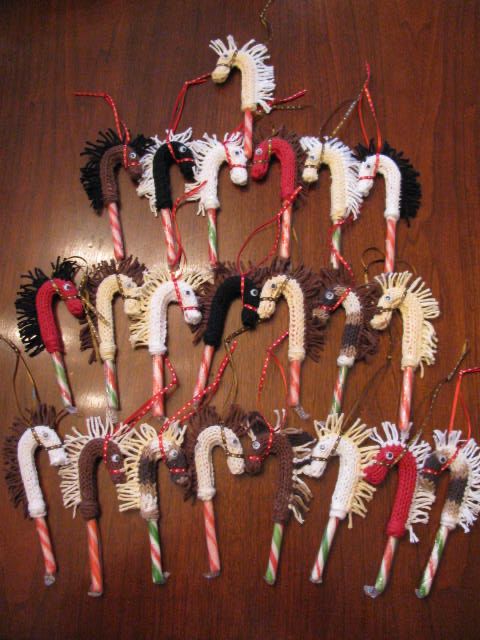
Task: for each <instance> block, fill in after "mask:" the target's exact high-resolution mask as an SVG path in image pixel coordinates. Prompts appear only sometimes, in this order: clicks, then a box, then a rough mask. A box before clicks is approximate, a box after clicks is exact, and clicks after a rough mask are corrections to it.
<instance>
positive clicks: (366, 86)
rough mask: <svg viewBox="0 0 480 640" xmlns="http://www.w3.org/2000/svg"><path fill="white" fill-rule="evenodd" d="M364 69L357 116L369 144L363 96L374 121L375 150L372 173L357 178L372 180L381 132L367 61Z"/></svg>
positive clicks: (378, 159) (377, 159)
mask: <svg viewBox="0 0 480 640" xmlns="http://www.w3.org/2000/svg"><path fill="white" fill-rule="evenodd" d="M365 69H366V71H367V77H366V79H365V82H364V85H363V88H362V91H361V94H360V99H359V101H358V117H359V119H360V128H361V129H362V135H363V139H364V141H365V145H366V146H367V148H368V146H369V144H370V139H369V137H368V135H367V131H366V128H365V123H364V120H363V96H364V95H365V97H366V98H367V102H368V106H369V107H370V112H371V114H372V117H373V120H374V122H375V134H376V151H375V166H374V168H373V173H372V175H371V176H362V177H361V178H359V179H360V180H374V179H375V176H376V175H377V171H378V165H379V164H380V151H381V149H382V133H381V131H380V125H379V124H378V119H377V112H376V111H375V105H374V104H373V98H372V96H371V94H370V89H369V84H370V65H369V63H368V62H365Z"/></svg>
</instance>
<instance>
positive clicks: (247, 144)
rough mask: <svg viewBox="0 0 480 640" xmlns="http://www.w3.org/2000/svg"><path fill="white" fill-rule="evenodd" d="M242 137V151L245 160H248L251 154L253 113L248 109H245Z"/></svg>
mask: <svg viewBox="0 0 480 640" xmlns="http://www.w3.org/2000/svg"><path fill="white" fill-rule="evenodd" d="M243 135H244V138H243V150H244V152H245V155H246V156H247V160H250V158H251V157H252V153H253V142H252V140H253V113H252V111H250V109H247V110H246V111H245V114H244V120H243Z"/></svg>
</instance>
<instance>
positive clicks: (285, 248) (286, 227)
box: [279, 202, 292, 258]
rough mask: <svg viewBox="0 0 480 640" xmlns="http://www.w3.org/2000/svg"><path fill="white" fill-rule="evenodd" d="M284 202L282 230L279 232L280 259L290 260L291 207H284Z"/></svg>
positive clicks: (284, 204)
mask: <svg viewBox="0 0 480 640" xmlns="http://www.w3.org/2000/svg"><path fill="white" fill-rule="evenodd" d="M286 204H287V203H286V202H284V203H283V206H284V207H285V209H284V210H283V215H282V228H281V232H280V247H279V255H280V258H290V235H291V229H292V205H291V204H290V205H288V206H286Z"/></svg>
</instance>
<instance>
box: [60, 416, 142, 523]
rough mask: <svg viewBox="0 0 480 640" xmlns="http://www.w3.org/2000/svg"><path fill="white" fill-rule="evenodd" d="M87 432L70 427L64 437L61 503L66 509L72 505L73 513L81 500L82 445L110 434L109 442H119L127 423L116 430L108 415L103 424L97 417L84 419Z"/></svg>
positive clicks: (124, 434) (125, 431)
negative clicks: (64, 460)
mask: <svg viewBox="0 0 480 640" xmlns="http://www.w3.org/2000/svg"><path fill="white" fill-rule="evenodd" d="M86 424H87V433H80V431H78V429H77V428H76V427H73V428H72V433H68V434H67V435H66V436H65V438H64V447H65V451H66V452H67V456H68V463H67V464H66V465H65V466H63V467H61V468H60V470H59V474H60V477H61V478H62V480H61V482H60V490H61V492H62V497H63V505H64V507H65V508H66V509H68V508H70V507H73V515H74V516H75V513H76V511H77V507H78V505H79V504H80V503H81V501H82V496H81V494H80V473H79V462H80V456H81V454H82V451H83V449H84V447H85V446H86V445H87V444H88V443H89V442H91V441H92V440H96V439H99V438H101V439H105V437H106V436H110V442H115V443H116V444H120V443H121V442H122V440H123V439H124V438H125V436H126V435H127V433H128V432H129V429H130V426H129V425H128V424H126V425H122V426H121V427H120V429H118V431H115V426H114V424H113V422H112V420H111V418H110V417H108V416H107V417H106V419H105V424H104V423H103V421H102V420H101V419H100V418H98V420H96V419H92V418H90V419H88V420H86Z"/></svg>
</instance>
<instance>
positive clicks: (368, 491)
mask: <svg viewBox="0 0 480 640" xmlns="http://www.w3.org/2000/svg"><path fill="white" fill-rule="evenodd" d="M314 426H315V431H316V432H317V437H318V440H317V442H316V443H315V444H314V446H313V449H312V451H311V455H310V458H309V459H307V464H303V465H302V467H301V468H300V470H301V473H303V474H305V475H306V476H309V477H311V478H320V477H321V476H322V475H323V473H324V471H325V469H326V467H327V463H328V461H329V460H330V458H332V457H333V456H335V455H336V456H338V457H339V459H340V467H339V472H338V478H337V483H336V485H335V490H334V492H333V495H332V500H331V502H330V512H329V519H328V524H327V527H326V529H325V532H324V534H323V537H322V542H321V544H320V548H319V550H318V554H317V558H316V561H315V564H314V566H313V569H312V572H311V575H310V580H311V581H312V582H315V583H320V582H322V581H323V574H324V570H325V565H326V562H327V558H328V555H329V553H330V549H331V546H332V542H333V537H334V535H335V531H336V529H337V527H338V524H339V522H341V521H342V520H344V519H345V518H346V517H347V516H348V518H349V527H351V526H352V525H351V517H352V514H354V513H356V514H357V515H359V516H362V518H364V517H365V516H366V513H367V504H368V502H370V500H371V499H372V498H373V494H374V492H375V488H374V487H372V485H370V484H369V483H368V482H366V481H365V480H364V470H365V468H366V467H367V465H368V464H369V463H370V462H371V461H372V459H373V457H374V455H375V454H376V452H377V451H378V447H377V446H373V445H370V444H365V440H366V439H367V438H368V437H369V436H370V435H371V432H372V430H371V429H367V428H366V426H365V424H362V423H361V421H360V420H356V421H355V422H354V423H353V424H352V425H351V426H350V427H348V428H347V429H346V430H345V431H343V432H342V430H343V415H340V416H338V415H336V414H330V415H329V416H328V417H327V421H326V422H317V421H315V422H314ZM304 462H305V461H304Z"/></svg>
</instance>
